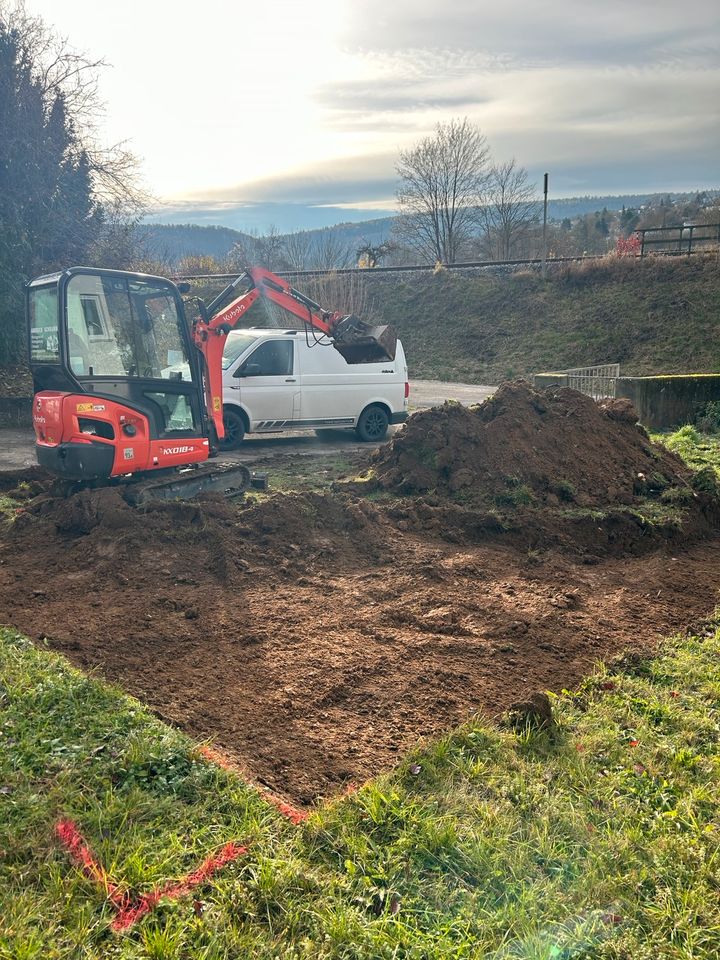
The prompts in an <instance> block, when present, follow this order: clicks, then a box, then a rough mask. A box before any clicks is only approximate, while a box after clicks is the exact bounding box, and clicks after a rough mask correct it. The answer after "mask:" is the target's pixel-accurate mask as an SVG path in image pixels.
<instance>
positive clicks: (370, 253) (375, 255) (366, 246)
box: [355, 237, 393, 270]
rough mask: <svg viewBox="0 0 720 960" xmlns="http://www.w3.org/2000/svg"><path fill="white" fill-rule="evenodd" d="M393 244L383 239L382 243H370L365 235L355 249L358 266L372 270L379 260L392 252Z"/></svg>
mask: <svg viewBox="0 0 720 960" xmlns="http://www.w3.org/2000/svg"><path fill="white" fill-rule="evenodd" d="M392 248H393V244H391V243H390V241H389V240H383V241H382V243H372V241H370V240H368V239H367V238H366V237H363V239H362V243H361V244H360V246H359V247H358V248H357V250H356V251H355V256H356V257H357V262H358V266H359V267H365V268H366V269H368V270H372V269H373V268H374V267H377V266H379V264H380V261H381V260H384V259H385V258H386V257H387V256H388V254H390V253H391V252H392Z"/></svg>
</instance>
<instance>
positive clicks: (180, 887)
mask: <svg viewBox="0 0 720 960" xmlns="http://www.w3.org/2000/svg"><path fill="white" fill-rule="evenodd" d="M246 853H247V847H243V846H241V845H240V844H239V843H226V844H225V846H224V847H223V848H222V849H221V850H220V851H219V852H218V853H216V854H214V855H213V856H211V857H208V858H207V860H204V861H203V862H202V863H201V864H200V866H199V867H198V868H197V870H194V871H193V872H192V873H189V874H188V875H187V876H186V877H185V878H184V879H182V880H180V881H178V882H177V883H166V884H164V885H163V886H162V887H158V888H157V889H156V890H152V891H151V892H150V893H145V894H143V895H142V896H141V897H140V898H139V899H138V900H136V901H135V903H126V904H125V905H124V906H123V907H122V908H121V909H120V910H118V915H117V916H116V917H115V919H114V920H113V922H112V928H113V930H127V928H128V927H131V926H132V925H133V924H134V923H136V922H137V921H138V920H139V919H140V917H143V916H145V914H146V913H150V911H151V910H154V909H155V907H156V906H157V905H158V903H159V902H160V901H161V900H162V899H168V900H177V899H178V898H179V897H184V896H186V894H188V893H190V891H191V890H192V889H194V888H195V887H198V886H200V884H201V883H205V881H206V880H209V879H210V877H211V876H212V875H213V874H214V873H216V871H218V870H220V869H221V868H222V867H224V866H225V865H226V864H228V863H232V862H233V860H237V858H238V857H241V856H243V855H244V854H246Z"/></svg>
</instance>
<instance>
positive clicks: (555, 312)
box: [367, 258, 720, 383]
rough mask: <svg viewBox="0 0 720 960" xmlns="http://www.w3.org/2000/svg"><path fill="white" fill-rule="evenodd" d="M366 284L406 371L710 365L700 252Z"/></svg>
mask: <svg viewBox="0 0 720 960" xmlns="http://www.w3.org/2000/svg"><path fill="white" fill-rule="evenodd" d="M367 284H368V292H369V297H370V300H371V301H372V302H374V304H375V306H376V309H377V313H378V314H379V315H380V316H382V317H383V319H384V320H385V321H386V322H387V323H392V324H393V325H394V326H395V327H396V329H397V331H398V333H399V335H400V337H401V338H402V341H403V343H404V345H405V350H406V353H407V357H408V364H409V368H410V373H411V376H413V377H419V378H436V379H440V380H448V381H457V380H459V381H463V382H467V383H499V382H500V381H501V380H504V379H511V378H514V377H520V376H531V375H532V374H534V373H540V372H542V371H544V370H558V369H564V368H568V367H577V366H585V365H587V364H589V363H611V362H619V363H620V365H621V371H622V372H623V373H624V374H626V375H629V376H642V375H649V374H658V373H698V372H717V371H718V370H720V367H719V366H718V354H717V350H716V349H715V341H716V336H715V331H716V326H717V316H718V313H719V312H720V274H719V273H718V269H717V264H716V263H715V262H712V261H703V260H702V259H700V258H697V259H692V260H681V259H680V258H678V259H677V260H675V259H673V258H666V259H659V258H658V259H652V258H650V259H647V260H644V261H642V262H639V261H638V262H636V261H629V260H607V261H600V262H598V263H592V264H581V265H577V266H574V267H571V268H553V270H552V271H551V272H550V274H549V277H548V279H547V280H546V281H543V280H542V279H541V278H540V277H539V276H538V275H536V274H532V275H528V274H527V273H525V274H521V275H518V274H516V275H513V274H511V275H509V276H492V275H489V274H483V275H481V276H474V277H472V276H467V275H458V274H450V273H443V274H440V275H438V276H434V277H431V276H415V277H410V278H406V279H393V281H392V282H389V281H388V280H386V279H385V280H379V281H378V280H375V279H374V278H373V277H369V278H367ZM678 316H682V318H683V322H682V324H678V322H677V318H678Z"/></svg>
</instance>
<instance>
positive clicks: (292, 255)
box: [283, 230, 312, 270]
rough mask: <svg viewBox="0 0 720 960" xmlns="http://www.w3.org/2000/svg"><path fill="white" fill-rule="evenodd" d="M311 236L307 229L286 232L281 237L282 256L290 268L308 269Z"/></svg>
mask: <svg viewBox="0 0 720 960" xmlns="http://www.w3.org/2000/svg"><path fill="white" fill-rule="evenodd" d="M311 251H312V237H311V235H310V234H309V233H308V231H307V230H299V231H298V232H296V233H288V234H286V235H285V237H283V257H284V259H285V262H286V263H287V265H288V268H289V269H290V270H308V269H310V257H311Z"/></svg>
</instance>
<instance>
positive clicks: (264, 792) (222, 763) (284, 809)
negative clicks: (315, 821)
mask: <svg viewBox="0 0 720 960" xmlns="http://www.w3.org/2000/svg"><path fill="white" fill-rule="evenodd" d="M198 753H199V754H200V756H201V757H204V758H205V760H209V761H210V762H211V763H214V764H216V765H217V766H218V767H221V768H222V769H223V770H229V771H230V772H231V773H237V774H240V776H241V777H242V778H243V779H244V780H247V779H248V776H247V773H246V772H245V771H244V770H243V769H242V767H240V766H239V765H238V764H236V763H233V762H232V761H231V760H228V759H227V757H224V756H223V755H222V753H220V752H219V751H218V750H214V749H213V748H212V747H208V746H207V745H205V746H202V747H200V749H199V750H198ZM253 786H254V787H255V789H256V790H257V791H258V793H259V794H260V795H261V796H262V798H263V800H266V801H267V802H268V803H269V804H271V805H272V806H273V807H275V809H276V810H277V811H278V813H280V814H281V815H282V816H283V817H285V819H286V820H289V821H290V823H292V824H293V825H294V826H296V827H297V826H299V825H300V824H301V823H304V822H305V821H306V820H307V818H308V817H309V816H310V813H309V812H308V811H307V810H300V809H299V808H298V807H294V806H292V804H290V803H286V802H285V800H281V799H280V797H276V796H275V794H274V793H272V792H271V791H270V790H268V789H267V787H260V786H257V785H255V784H253Z"/></svg>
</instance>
